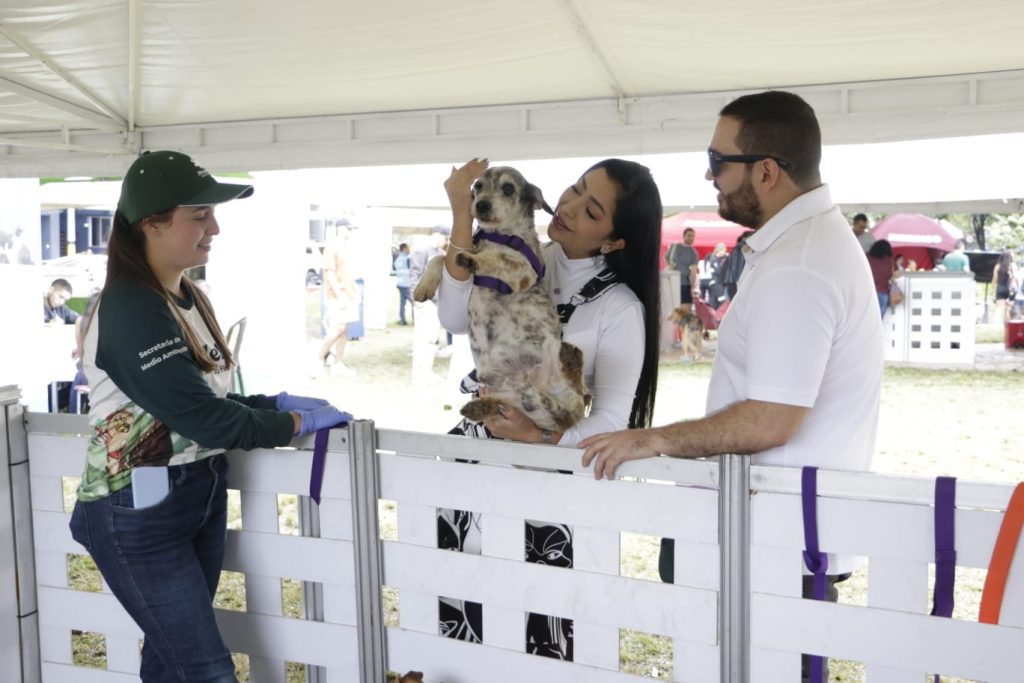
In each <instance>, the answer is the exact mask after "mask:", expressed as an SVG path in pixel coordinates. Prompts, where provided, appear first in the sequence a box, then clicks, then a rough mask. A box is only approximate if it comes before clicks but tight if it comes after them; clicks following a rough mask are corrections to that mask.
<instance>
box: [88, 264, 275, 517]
mask: <svg viewBox="0 0 1024 683" xmlns="http://www.w3.org/2000/svg"><path fill="white" fill-rule="evenodd" d="M176 304H177V307H178V311H179V313H180V314H181V316H182V317H183V318H184V319H185V320H187V321H188V323H189V325H191V326H192V327H193V329H195V331H196V332H197V333H198V335H199V337H200V338H201V339H202V340H203V344H204V346H205V347H206V348H207V349H213V351H212V354H211V355H212V356H213V358H214V359H215V360H220V353H219V351H218V350H217V348H216V345H215V344H214V340H213V335H211V334H210V331H209V330H208V329H207V327H206V325H205V324H204V323H203V320H202V317H201V316H200V315H199V311H198V309H197V308H196V306H195V304H194V302H193V301H192V300H191V299H179V300H177V301H176ZM83 369H84V371H85V375H86V379H87V380H88V383H89V388H90V392H89V402H90V409H89V415H90V418H91V420H90V424H91V426H92V428H93V434H92V437H91V438H90V440H89V447H88V451H87V455H86V466H85V472H84V474H83V476H82V482H81V484H80V486H79V488H78V497H79V499H81V500H85V501H88V500H96V499H98V498H102V497H104V496H106V495H108V494H110V493H112V492H114V491H117V490H119V489H122V488H124V487H125V486H127V485H128V484H129V483H130V482H131V470H132V468H133V467H137V466H156V465H169V464H170V465H178V464H183V463H187V462H192V461H195V460H199V459H201V458H206V457H209V456H211V455H215V454H217V453H221V452H223V451H224V450H226V449H229V448H259V447H272V446H285V445H287V444H288V443H289V442H290V441H291V438H292V432H293V429H294V422H293V420H292V417H291V414H289V413H287V412H282V411H278V410H276V409H275V399H274V398H273V397H267V396H262V395H254V396H239V395H237V394H231V393H228V388H229V387H230V385H231V371H230V368H228V367H226V366H225V365H224V364H222V365H221V367H220V368H219V369H218V370H217V371H216V372H212V373H204V372H203V371H202V370H201V369H200V367H199V365H198V364H197V363H196V361H195V359H194V358H193V356H192V353H191V351H190V350H189V348H188V345H187V344H186V343H185V335H184V334H183V333H182V331H181V327H180V326H179V324H178V321H177V320H176V319H175V316H174V315H173V314H172V312H171V309H170V307H169V306H168V304H167V303H165V302H164V300H163V299H161V298H160V296H159V295H157V294H156V293H155V292H153V291H151V290H149V289H147V288H146V287H144V286H142V285H139V284H135V283H132V282H118V283H115V284H112V285H110V286H108V287H107V288H106V289H105V290H104V291H103V295H102V297H101V299H100V302H99V304H98V306H97V308H96V312H95V314H94V318H93V321H92V323H91V324H90V326H89V330H88V333H87V334H86V337H85V344H84V354H83Z"/></svg>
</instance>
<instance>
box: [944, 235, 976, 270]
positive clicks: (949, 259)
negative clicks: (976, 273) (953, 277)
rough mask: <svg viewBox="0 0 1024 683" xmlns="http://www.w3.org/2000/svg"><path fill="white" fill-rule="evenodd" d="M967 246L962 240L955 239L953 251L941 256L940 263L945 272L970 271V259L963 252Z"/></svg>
mask: <svg viewBox="0 0 1024 683" xmlns="http://www.w3.org/2000/svg"><path fill="white" fill-rule="evenodd" d="M966 247H967V245H966V243H965V242H964V241H963V240H957V241H956V245H955V246H954V247H953V251H951V252H949V253H948V254H946V255H945V256H943V257H942V265H943V266H944V267H945V269H946V272H947V273H969V272H971V260H970V258H969V257H968V256H967V254H965V253H964V249H965V248H966Z"/></svg>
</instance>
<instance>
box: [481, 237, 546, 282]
mask: <svg viewBox="0 0 1024 683" xmlns="http://www.w3.org/2000/svg"><path fill="white" fill-rule="evenodd" d="M480 240H487V241H488V242H494V243H495V244H501V245H504V246H506V247H509V248H511V249H515V250H516V251H518V252H519V253H520V254H522V255H523V256H525V257H526V260H527V261H529V262H530V265H531V266H533V270H534V271H536V273H537V281H538V282H540V281H541V280H543V279H544V264H543V263H542V262H541V260H540V259H539V258H537V254H535V253H534V252H533V249H530V245H528V244H527V243H526V241H525V240H523V238H521V237H516V236H515V235H502V234H501V233H497V232H488V231H486V230H477V231H476V234H475V235H473V244H477V243H478V242H479V241H480ZM473 284H474V285H476V286H477V287H486V288H487V289H493V290H496V291H498V292H500V293H501V294H511V293H512V288H511V287H509V286H508V283H506V282H504V281H503V280H500V279H498V278H496V277H491V276H490V275H474V276H473Z"/></svg>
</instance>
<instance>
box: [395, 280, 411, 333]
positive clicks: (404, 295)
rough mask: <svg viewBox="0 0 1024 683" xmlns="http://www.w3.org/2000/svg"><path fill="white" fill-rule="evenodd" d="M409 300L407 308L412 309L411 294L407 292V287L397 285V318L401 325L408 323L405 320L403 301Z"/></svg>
mask: <svg viewBox="0 0 1024 683" xmlns="http://www.w3.org/2000/svg"><path fill="white" fill-rule="evenodd" d="M406 301H408V302H409V310H412V296H411V295H410V294H409V288H408V287H402V286H401V285H398V320H399V322H400V323H402V324H403V325H407V324H408V323H407V322H406V321H405V302H406Z"/></svg>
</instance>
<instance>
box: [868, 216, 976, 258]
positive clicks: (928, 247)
mask: <svg viewBox="0 0 1024 683" xmlns="http://www.w3.org/2000/svg"><path fill="white" fill-rule="evenodd" d="M871 234H872V235H874V236H875V239H879V240H888V241H889V243H890V244H891V245H892V251H893V253H894V254H896V255H899V254H903V256H904V258H906V259H908V260H909V259H913V260H914V261H916V262H917V267H918V268H919V269H921V270H930V269H931V268H932V267H934V264H935V262H936V261H937V260H939V259H940V258H941V257H942V255H943V254H945V253H947V252H950V251H953V248H954V246H955V245H956V241H957V239H959V238H960V237H962V235H958V234H954V233H952V232H950V231H949V230H947V229H946V228H945V227H944V226H943V225H942V224H941V223H939V222H938V221H937V220H935V219H934V218H930V217H929V216H922V215H921V214H919V213H894V214H893V215H891V216H887V217H886V218H884V219H882V220H880V221H879V222H878V223H877V224H876V225H875V227H874V228H872V229H871Z"/></svg>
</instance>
